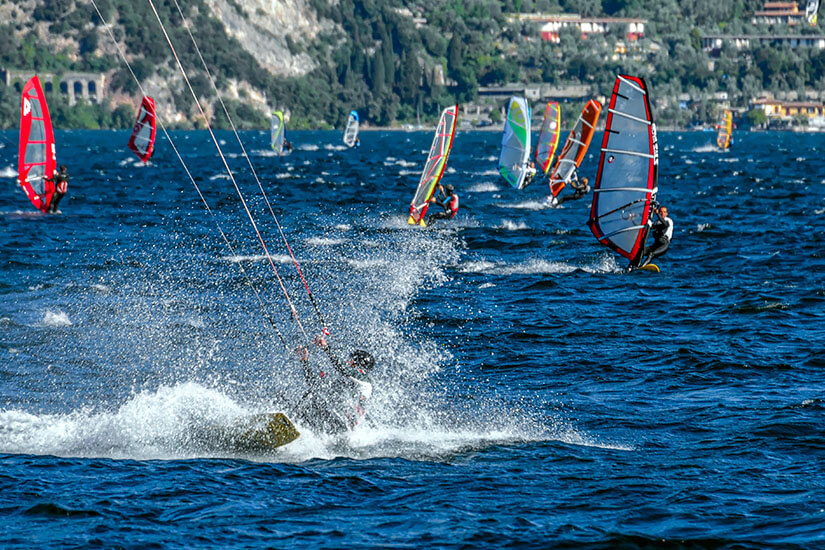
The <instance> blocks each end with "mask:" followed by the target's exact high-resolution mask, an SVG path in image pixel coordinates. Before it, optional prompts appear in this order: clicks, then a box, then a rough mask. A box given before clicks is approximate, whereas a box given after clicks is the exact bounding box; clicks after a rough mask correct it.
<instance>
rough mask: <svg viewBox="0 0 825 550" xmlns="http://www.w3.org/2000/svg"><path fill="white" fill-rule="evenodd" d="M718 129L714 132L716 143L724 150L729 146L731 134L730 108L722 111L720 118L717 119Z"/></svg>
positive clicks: (731, 114)
mask: <svg viewBox="0 0 825 550" xmlns="http://www.w3.org/2000/svg"><path fill="white" fill-rule="evenodd" d="M718 129H719V131H718V132H717V134H716V145H718V146H719V148H720V149H722V150H725V149H727V148H728V147H730V141H731V136H732V135H733V113H732V112H731V111H730V109H725V110H724V111H723V112H722V119H721V120H720V121H719V126H718Z"/></svg>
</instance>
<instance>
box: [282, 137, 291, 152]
mask: <svg viewBox="0 0 825 550" xmlns="http://www.w3.org/2000/svg"><path fill="white" fill-rule="evenodd" d="M291 152H292V142H290V141H287V140H284V154H289V153H291Z"/></svg>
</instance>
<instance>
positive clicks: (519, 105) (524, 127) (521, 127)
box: [498, 97, 532, 189]
mask: <svg viewBox="0 0 825 550" xmlns="http://www.w3.org/2000/svg"><path fill="white" fill-rule="evenodd" d="M531 149H532V147H531V145H530V106H529V105H528V104H527V100H526V99H524V98H523V97H511V98H510V105H509V107H508V108H507V120H506V121H504V135H503V136H502V137H501V156H500V157H499V160H498V171H499V172H500V173H501V176H502V177H503V178H504V179H505V180H507V182H508V183H509V184H510V185H512V186H513V187H515V188H516V189H523V188H524V178H525V176H526V174H527V164H528V162H529V159H530V151H531Z"/></svg>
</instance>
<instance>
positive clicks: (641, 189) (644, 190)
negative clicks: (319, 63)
mask: <svg viewBox="0 0 825 550" xmlns="http://www.w3.org/2000/svg"><path fill="white" fill-rule="evenodd" d="M658 190H659V188H658V187H654V188H653V189H648V188H647V187H611V188H609V189H594V190H593V192H594V193H614V192H616V191H634V192H639V193H653V194H654V195H655V194H656V192H657V191H658Z"/></svg>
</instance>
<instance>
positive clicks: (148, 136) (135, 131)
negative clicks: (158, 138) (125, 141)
mask: <svg viewBox="0 0 825 550" xmlns="http://www.w3.org/2000/svg"><path fill="white" fill-rule="evenodd" d="M155 118H156V116H155V100H154V99H152V98H151V97H148V96H144V98H143V101H141V104H140V109H138V114H137V119H136V120H135V125H134V127H133V128H132V136H131V137H130V138H129V149H131V150H132V151H133V152H134V153H135V154H136V155H137V156H138V158H139V159H140V160H142V161H143V162H144V163H145V162H149V159H150V158H152V153H154V152H155V134H156V132H157V127H156V124H157V122H156V120H155Z"/></svg>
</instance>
